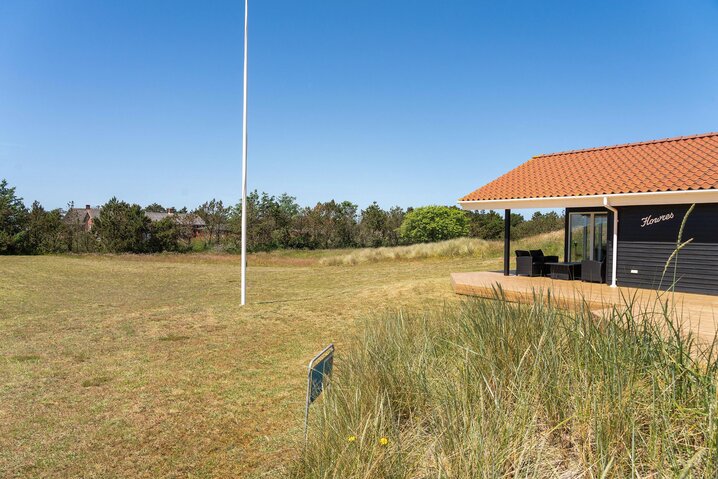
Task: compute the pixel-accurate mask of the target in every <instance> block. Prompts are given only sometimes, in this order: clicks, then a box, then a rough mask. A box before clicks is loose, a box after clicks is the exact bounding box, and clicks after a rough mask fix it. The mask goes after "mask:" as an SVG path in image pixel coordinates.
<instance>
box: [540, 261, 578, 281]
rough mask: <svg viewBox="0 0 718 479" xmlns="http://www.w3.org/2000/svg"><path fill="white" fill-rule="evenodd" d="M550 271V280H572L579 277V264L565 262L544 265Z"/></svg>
mask: <svg viewBox="0 0 718 479" xmlns="http://www.w3.org/2000/svg"><path fill="white" fill-rule="evenodd" d="M544 264H545V265H546V266H548V267H549V268H551V269H550V276H551V279H568V280H573V279H576V278H578V277H580V276H581V262H579V261H567V262H558V263H544Z"/></svg>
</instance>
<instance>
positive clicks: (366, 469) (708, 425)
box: [289, 298, 718, 478]
mask: <svg viewBox="0 0 718 479" xmlns="http://www.w3.org/2000/svg"><path fill="white" fill-rule="evenodd" d="M499 299H500V298H499ZM635 310H636V309H635V308H626V311H625V312H624V311H623V309H621V310H620V311H619V310H614V311H613V313H612V314H608V315H606V316H605V317H603V318H601V319H599V320H597V319H596V318H595V317H594V316H593V315H592V314H591V313H590V312H588V311H587V310H586V311H583V312H581V311H579V312H573V313H567V312H564V311H560V310H558V309H555V308H553V307H551V306H542V305H541V302H540V301H536V303H535V305H533V306H521V305H513V304H509V303H507V302H506V301H503V300H478V299H477V300H470V301H467V302H466V303H464V304H463V305H462V306H460V307H457V308H455V309H451V308H449V309H443V310H441V311H436V312H434V313H431V314H421V315H415V314H404V313H393V314H386V315H383V316H379V317H377V318H374V319H373V320H370V321H368V322H367V326H366V329H365V332H364V334H363V337H362V338H360V341H357V342H356V344H357V346H356V347H354V349H352V350H351V351H350V352H349V353H347V354H345V355H341V356H339V357H338V363H337V365H336V368H335V373H336V376H335V378H334V381H333V383H332V388H331V390H330V391H329V393H328V394H326V396H325V397H324V398H323V399H322V400H320V401H319V402H318V403H317V404H316V405H314V406H313V411H312V412H313V414H314V416H313V420H312V422H311V423H310V436H309V442H308V443H307V445H306V447H305V449H304V453H303V454H302V455H301V458H300V459H299V460H298V462H297V463H296V464H295V465H294V467H293V468H292V469H291V471H290V472H289V475H290V476H291V477H317V478H320V477H321V478H329V477H342V478H389V477H391V478H400V477H402V478H403V477H408V478H423V477H451V478H481V477H556V478H568V477H587V478H589V477H591V478H594V477H595V478H598V477H621V478H623V477H715V476H716V473H717V472H718V449H717V447H718V424H716V406H718V400H717V398H716V374H717V373H718V361H717V360H716V354H715V352H714V351H713V349H712V348H710V347H707V346H701V345H698V344H696V343H695V342H694V340H693V338H692V337H691V336H690V334H688V335H680V334H677V333H676V334H670V335H666V334H665V331H667V330H668V331H677V330H678V328H675V327H673V326H674V324H675V323H674V321H673V318H672V317H671V316H670V314H668V313H666V314H665V316H664V318H662V321H665V322H666V323H668V324H660V322H659V323H656V322H655V320H651V319H648V318H647V317H643V316H639V315H636V316H634V315H633V313H631V311H635ZM665 311H667V310H665ZM667 326H668V327H667ZM383 437H384V438H386V440H387V441H388V442H387V444H386V445H382V444H381V442H380V440H381V438H383Z"/></svg>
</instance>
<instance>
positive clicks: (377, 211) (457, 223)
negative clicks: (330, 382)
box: [0, 180, 564, 254]
mask: <svg viewBox="0 0 718 479" xmlns="http://www.w3.org/2000/svg"><path fill="white" fill-rule="evenodd" d="M247 205H248V207H247V216H248V225H249V227H248V230H247V240H248V249H249V250H250V251H271V250H275V249H290V248H301V249H326V248H358V247H371V248H376V247H382V246H384V247H386V246H398V245H411V244H417V243H431V242H436V241H442V240H448V239H452V238H459V237H473V238H480V239H484V240H494V239H500V238H502V236H503V232H504V220H503V218H502V216H501V215H499V214H497V213H495V212H490V211H489V212H485V211H480V212H469V211H464V210H462V209H460V208H458V207H455V206H424V207H419V208H407V209H403V208H400V207H398V206H395V207H393V208H390V209H388V210H385V209H383V208H381V207H380V206H379V205H378V204H377V203H376V202H375V203H372V204H371V205H369V206H367V207H366V208H365V209H359V207H358V206H357V205H356V204H354V203H351V202H349V201H341V202H337V201H334V200H331V201H327V202H320V203H317V204H316V205H315V206H305V207H303V206H300V205H299V204H298V203H297V202H296V199H295V198H294V197H292V196H289V195H287V194H283V195H280V196H278V197H275V196H271V195H268V194H266V193H262V194H259V193H258V192H257V191H254V192H252V193H251V194H250V195H249V196H248V203H247ZM71 208H72V204H69V205H68V210H70V209H71ZM100 208H101V210H100V211H101V213H100V215H99V217H98V218H96V219H95V220H94V224H93V225H92V228H91V229H89V231H88V230H86V229H85V228H83V227H82V225H81V224H79V223H78V222H77V221H75V222H68V221H65V219H64V218H65V213H66V210H62V209H54V210H46V209H45V208H43V206H42V205H41V204H40V203H39V202H37V201H36V202H34V203H32V205H31V207H30V208H28V207H26V206H25V204H24V202H23V199H22V198H20V197H19V196H17V194H16V192H15V188H14V187H11V186H9V185H8V183H7V181H5V180H3V181H2V182H0V254H48V253H63V252H76V253H85V252H113V253H121V252H133V253H149V252H161V251H176V252H184V251H202V250H207V249H213V250H223V251H228V252H234V251H236V250H238V248H239V242H240V237H241V213H242V207H241V204H237V205H234V206H225V205H224V204H223V202H222V201H221V200H216V199H212V200H210V201H207V202H205V203H203V204H202V205H199V206H198V207H197V208H195V209H194V210H191V211H190V210H188V209H187V208H182V209H180V210H179V212H180V213H184V214H189V216H185V215H175V216H172V217H168V218H165V219H163V220H161V221H156V222H152V221H150V219H149V218H148V217H147V215H146V214H145V213H146V212H165V211H167V209H166V208H165V207H163V206H162V205H159V204H156V203H155V204H152V205H148V206H146V207H144V208H143V207H141V206H140V205H137V204H130V203H127V202H124V201H121V200H118V199H117V198H112V199H110V200H109V201H108V202H106V203H105V204H104V205H102V206H101V207H100ZM173 210H174V209H173ZM195 216H196V217H199V218H201V219H202V221H203V223H204V225H203V226H202V228H197V227H196V226H195V227H193V225H192V221H191V220H190V221H184V220H183V221H181V220H180V218H183V219H185V220H186V219H187V218H192V217H195ZM511 224H512V237H514V238H522V237H526V236H533V235H536V234H539V233H545V232H549V231H555V230H557V229H561V228H563V225H564V219H563V216H560V215H558V214H556V213H554V212H550V213H546V214H542V213H538V212H537V213H535V214H534V215H533V216H532V217H531V219H530V220H528V221H527V220H525V219H524V218H523V216H521V215H518V214H512V215H511Z"/></svg>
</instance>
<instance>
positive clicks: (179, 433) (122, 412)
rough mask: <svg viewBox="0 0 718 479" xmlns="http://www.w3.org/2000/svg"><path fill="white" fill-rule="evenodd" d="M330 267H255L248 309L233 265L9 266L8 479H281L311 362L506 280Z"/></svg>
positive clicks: (8, 261)
mask: <svg viewBox="0 0 718 479" xmlns="http://www.w3.org/2000/svg"><path fill="white" fill-rule="evenodd" d="M332 254H334V255H336V252H321V253H316V252H298V253H297V254H296V257H295V256H293V255H292V254H290V253H289V252H277V253H276V254H269V255H253V256H252V257H251V258H250V267H249V305H247V306H246V307H244V308H242V307H240V306H239V297H240V291H239V288H240V283H239V278H240V268H239V266H240V263H239V257H238V256H229V255H217V256H215V255H186V256H181V255H155V256H148V255H147V256H145V255H143V256H131V255H117V256H104V255H97V256H46V257H0V271H2V273H3V281H2V282H0V424H2V428H1V431H2V433H0V471H2V474H0V476H9V477H48V478H52V477H63V478H64V477H84V478H93V477H98V478H100V477H101V478H112V477H147V478H154V477H188V476H192V477H260V476H262V477H273V476H275V475H276V474H277V470H279V469H281V468H282V467H283V465H285V464H287V462H288V461H291V460H292V459H293V458H295V457H296V453H297V450H296V448H295V447H294V446H295V439H297V438H298V437H300V436H301V433H302V430H301V427H302V414H303V409H302V404H303V401H304V387H305V380H306V378H305V371H306V361H307V360H308V359H309V358H310V357H311V356H312V355H313V354H314V353H315V352H316V351H318V350H320V349H321V348H322V347H324V346H326V345H327V344H328V343H330V342H335V343H336V344H337V347H338V350H339V351H343V350H344V349H345V348H346V347H347V345H348V341H350V339H351V337H352V334H353V332H354V331H355V330H356V325H357V321H358V319H359V318H362V317H364V316H366V315H367V314H369V313H371V312H373V311H381V310H384V309H391V310H393V309H395V308H400V307H405V308H419V309H422V308H425V307H428V306H431V305H435V304H437V303H443V302H445V301H447V302H453V301H457V299H456V297H455V296H454V295H453V293H452V292H451V288H450V284H449V276H448V275H449V273H450V272H452V271H471V270H479V269H495V268H498V267H499V266H500V260H499V259H498V258H487V259H485V260H479V259H475V258H458V259H448V260H447V259H426V260H419V261H411V262H396V263H391V262H377V263H366V264H362V265H358V266H354V267H351V268H346V267H342V266H334V267H327V266H322V265H319V264H318V263H317V262H318V260H319V259H320V258H321V257H323V256H325V255H332ZM253 258H254V259H253ZM296 259H299V260H301V261H296ZM307 260H308V261H311V264H310V263H308V262H307ZM253 261H254V262H253ZM161 338H164V339H163V340H161ZM40 352H41V353H40ZM35 355H37V356H38V358H37V359H35V358H34V356H35ZM108 379H109V380H108Z"/></svg>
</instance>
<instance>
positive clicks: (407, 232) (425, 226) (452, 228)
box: [399, 206, 469, 243]
mask: <svg viewBox="0 0 718 479" xmlns="http://www.w3.org/2000/svg"><path fill="white" fill-rule="evenodd" d="M468 234H469V219H468V218H467V216H466V213H464V212H463V211H461V210H460V209H458V208H455V207H449V206H423V207H421V208H416V209H414V210H412V211H410V212H408V213H407V214H406V216H404V221H403V222H402V223H401V227H400V228H399V235H400V236H401V239H402V240H403V241H404V242H406V243H429V242H433V241H442V240H448V239H452V238H459V237H461V236H467V235H468Z"/></svg>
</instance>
